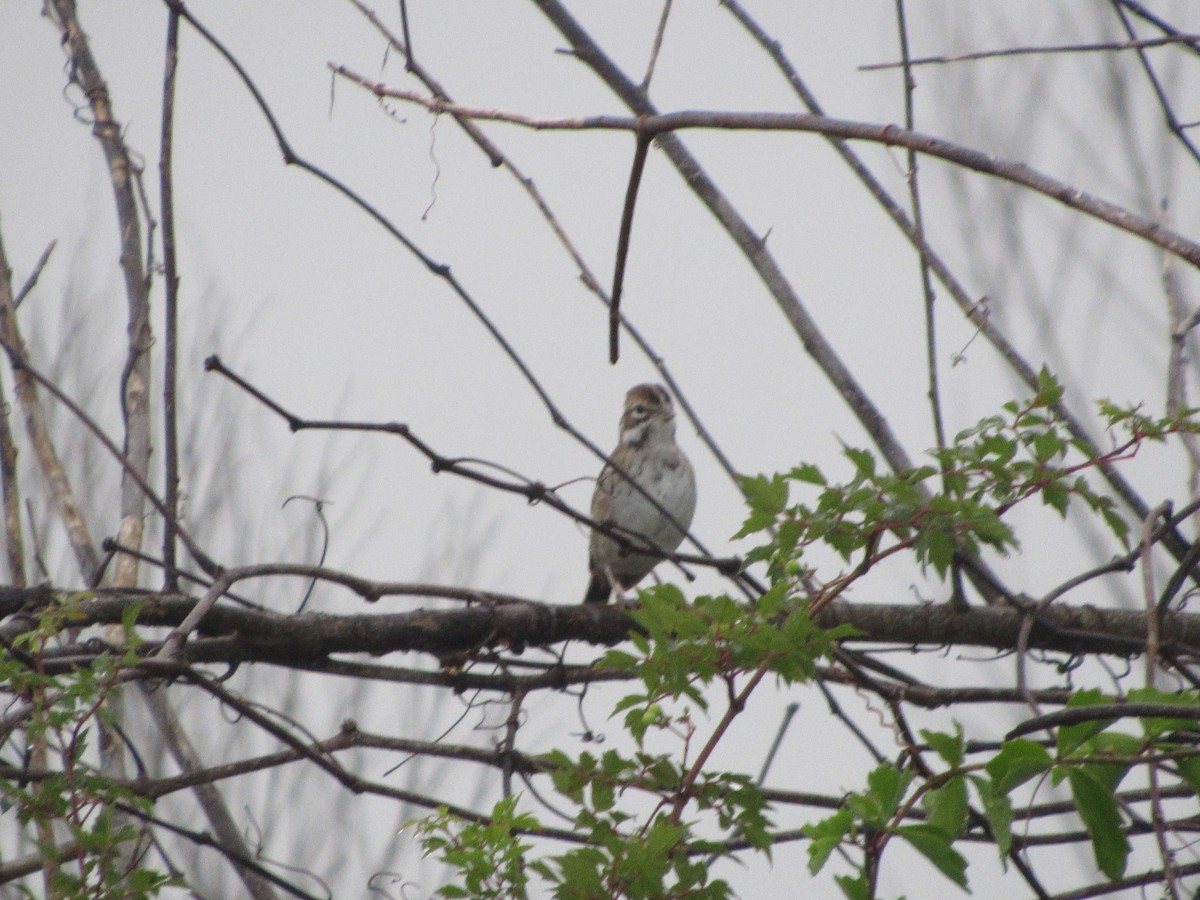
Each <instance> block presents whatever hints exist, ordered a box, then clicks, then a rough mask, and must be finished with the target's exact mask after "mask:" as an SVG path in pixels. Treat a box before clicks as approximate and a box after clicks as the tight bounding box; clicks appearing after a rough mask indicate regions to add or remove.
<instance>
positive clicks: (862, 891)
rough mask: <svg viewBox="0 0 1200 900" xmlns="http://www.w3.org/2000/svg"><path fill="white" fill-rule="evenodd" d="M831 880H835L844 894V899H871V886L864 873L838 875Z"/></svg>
mask: <svg viewBox="0 0 1200 900" xmlns="http://www.w3.org/2000/svg"><path fill="white" fill-rule="evenodd" d="M833 880H834V881H836V882H837V886H838V887H840V888H841V889H842V893H843V894H845V895H846V900H873V898H872V897H871V886H870V885H869V884H868V883H867V876H866V875H859V876H858V877H854V876H851V875H838V876H836V877H835V878H834V879H833Z"/></svg>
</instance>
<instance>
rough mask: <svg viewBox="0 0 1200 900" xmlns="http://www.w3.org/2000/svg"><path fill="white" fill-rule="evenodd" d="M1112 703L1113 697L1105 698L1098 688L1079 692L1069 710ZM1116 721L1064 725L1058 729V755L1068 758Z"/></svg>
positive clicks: (1070, 702)
mask: <svg viewBox="0 0 1200 900" xmlns="http://www.w3.org/2000/svg"><path fill="white" fill-rule="evenodd" d="M1107 703H1112V698H1111V697H1106V696H1104V694H1103V692H1101V691H1100V690H1097V689H1096V688H1090V689H1088V690H1086V691H1077V692H1076V693H1075V695H1074V696H1073V697H1072V698H1071V699H1070V700H1069V701H1068V702H1067V707H1066V708H1067V709H1079V708H1084V707H1088V706H1101V705H1103V704H1107ZM1114 721H1115V720H1114V719H1095V720H1093V721H1090V722H1079V723H1077V724H1075V725H1063V726H1061V727H1060V728H1059V729H1058V741H1057V743H1058V755H1059V756H1060V757H1065V756H1068V755H1069V754H1070V753H1071V752H1072V751H1074V750H1075V749H1076V748H1078V747H1079V746H1080V745H1081V744H1082V743H1083V742H1084V741H1086V740H1088V739H1089V738H1092V737H1094V736H1096V735H1097V734H1099V733H1100V732H1102V731H1103V730H1104V729H1106V728H1107V727H1108V726H1109V725H1111V724H1112V723H1113V722H1114Z"/></svg>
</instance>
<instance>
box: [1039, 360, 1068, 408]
mask: <svg viewBox="0 0 1200 900" xmlns="http://www.w3.org/2000/svg"><path fill="white" fill-rule="evenodd" d="M1062 396H1063V386H1062V385H1061V384H1059V383H1058V379H1057V378H1055V377H1054V375H1053V374H1052V373H1051V372H1050V370H1049V369H1048V368H1046V367H1045V366H1042V370H1041V371H1040V372H1038V388H1037V398H1036V402H1037V405H1038V406H1053V405H1054V404H1056V403H1058V401H1059V400H1061V399H1062Z"/></svg>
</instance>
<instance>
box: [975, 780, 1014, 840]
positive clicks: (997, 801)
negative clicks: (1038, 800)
mask: <svg viewBox="0 0 1200 900" xmlns="http://www.w3.org/2000/svg"><path fill="white" fill-rule="evenodd" d="M971 783H972V784H973V785H975V792H976V793H977V794H979V802H980V804H981V805H982V806H983V814H984V816H986V817H987V820H988V827H989V828H991V830H992V838H993V839H994V840H995V842H996V850H997V851H999V853H1000V859H1001V860H1003V859H1004V858H1005V857H1006V856H1008V851H1009V850H1010V849H1011V848H1012V823H1013V807H1012V802H1011V801H1010V800H1009V799H1008V796H1007V795H1005V794H1002V793H1000V792H998V791H997V790H996V788H995V786H994V785H993V784H992V782H990V781H988V780H987V779H986V778H980V777H978V776H972V777H971Z"/></svg>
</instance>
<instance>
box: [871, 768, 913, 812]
mask: <svg viewBox="0 0 1200 900" xmlns="http://www.w3.org/2000/svg"><path fill="white" fill-rule="evenodd" d="M912 780H913V773H912V772H908V771H904V772H902V771H900V770H899V769H897V768H896V767H895V766H893V765H890V764H888V763H884V764H883V765H881V766H876V767H875V769H874V770H873V771H872V772H871V774H870V775H868V776H867V787H868V789H869V791H868V794H867V796H868V797H869V798H870V799H871V800H873V801H874V802H875V803H876V804H877V809H878V814H879V815H878V818H876V819H875V820H874V821H870V822H868V824H870V825H884V824H886V822H887V820H888V819H890V818H891V817H892V814H893V813H894V812H895V811H896V810H897V809H899V808H900V801H901V800H903V799H904V792H905V791H906V790H907V789H908V785H909V784H910V783H911V782H912Z"/></svg>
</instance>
